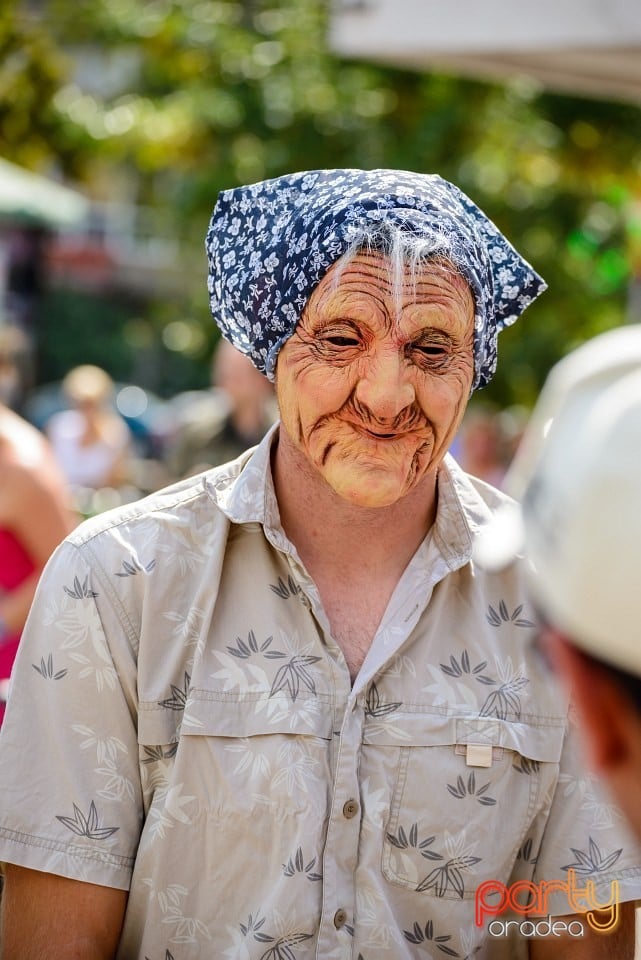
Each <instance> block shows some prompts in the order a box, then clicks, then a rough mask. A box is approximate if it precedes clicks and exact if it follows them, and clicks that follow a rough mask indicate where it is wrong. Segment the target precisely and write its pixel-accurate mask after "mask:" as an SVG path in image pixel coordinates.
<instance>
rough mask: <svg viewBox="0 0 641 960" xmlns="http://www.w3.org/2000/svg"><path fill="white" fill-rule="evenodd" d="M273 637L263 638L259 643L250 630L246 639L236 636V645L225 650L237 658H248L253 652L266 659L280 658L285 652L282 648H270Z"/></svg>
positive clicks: (282, 657) (284, 655) (283, 656)
mask: <svg viewBox="0 0 641 960" xmlns="http://www.w3.org/2000/svg"><path fill="white" fill-rule="evenodd" d="M273 640H274V638H273V637H267V639H266V640H263V642H262V643H261V644H259V643H258V641H257V640H256V634H255V633H254V631H253V630H250V631H249V633H248V634H247V640H246V641H245V640H242V639H241V638H240V637H236V646H235V647H231V646H228V647H227V652H228V653H230V654H231V655H232V657H238V659H239V660H248V659H249V658H250V657H252V655H254V654H259V653H260V654H262V655H263V657H265V659H266V660H282V659H284V658H285V657H286V656H287V654H286V653H283V652H282V650H270V649H269V648H270V646H271V645H272V642H273Z"/></svg>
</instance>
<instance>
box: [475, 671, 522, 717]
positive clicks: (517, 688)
mask: <svg viewBox="0 0 641 960" xmlns="http://www.w3.org/2000/svg"><path fill="white" fill-rule="evenodd" d="M497 672H498V674H499V681H500V682H499V685H498V686H497V688H496V689H495V690H493V691H492V692H491V693H490V694H489V695H488V696H487V698H486V700H485V703H484V704H483V706H482V707H481V709H480V711H479V716H480V717H497V718H498V719H499V720H507V718H508V716H509V715H510V714H513V715H514V716H515V717H516V719H517V720H520V719H521V691H522V690H523V689H524V688H525V687H526V686H527V685H528V683H529V682H530V681H529V680H528V678H527V677H526V676H525V674H524V672H523V670H518V671H517V669H516V668H515V667H514V666H513V665H512V661H511V660H510V658H509V657H508V659H507V660H506V661H505V663H503V664H498V666H497ZM497 682H498V681H497Z"/></svg>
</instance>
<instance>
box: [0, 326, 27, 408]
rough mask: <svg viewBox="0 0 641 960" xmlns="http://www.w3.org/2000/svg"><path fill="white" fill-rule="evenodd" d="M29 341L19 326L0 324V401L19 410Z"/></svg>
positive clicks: (23, 392)
mask: <svg viewBox="0 0 641 960" xmlns="http://www.w3.org/2000/svg"><path fill="white" fill-rule="evenodd" d="M28 354H29V341H28V340H27V337H26V335H25V334H24V333H23V331H22V330H20V328H19V327H16V326H12V325H10V324H6V325H2V324H0V403H2V404H3V405H4V406H5V407H9V408H10V409H11V410H15V411H16V412H17V413H19V412H20V410H21V406H22V403H23V400H24V397H25V390H26V387H27V376H26V364H27V357H28Z"/></svg>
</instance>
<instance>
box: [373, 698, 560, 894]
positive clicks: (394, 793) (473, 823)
mask: <svg viewBox="0 0 641 960" xmlns="http://www.w3.org/2000/svg"><path fill="white" fill-rule="evenodd" d="M400 723H401V725H402V726H403V728H404V729H405V730H406V731H407V732H408V737H409V742H410V744H411V745H408V746H402V747H398V743H397V747H396V749H397V752H398V755H397V765H396V771H395V777H394V781H393V782H392V783H391V785H390V786H391V797H390V815H389V819H388V822H387V824H386V826H385V830H384V840H383V855H382V869H383V874H384V875H385V877H386V879H387V880H389V881H390V882H392V883H394V884H397V885H400V886H403V887H406V888H408V889H411V890H414V891H416V892H418V893H422V894H425V895H427V896H432V897H442V898H445V899H464V898H472V897H473V896H474V892H475V890H476V888H477V886H478V885H479V883H481V882H482V881H483V880H487V879H492V880H500V881H502V882H504V883H505V882H507V881H508V879H509V876H510V874H511V872H512V867H513V864H514V862H515V861H516V859H517V857H518V853H519V850H520V848H521V846H522V844H523V841H524V840H525V837H526V835H527V831H528V827H529V825H530V824H531V822H532V820H533V818H534V816H535V815H536V814H537V813H539V812H540V811H541V810H543V809H544V808H545V806H546V805H549V803H550V801H551V796H552V791H553V787H554V784H555V782H556V778H557V775H558V764H559V759H560V756H561V748H562V744H563V736H564V730H565V727H564V725H562V724H561V723H560V722H559V725H558V726H547V727H544V726H534V725H530V724H528V723H521V722H515V723H510V722H508V721H505V720H498V719H493V718H440V717H427V718H426V717H423V716H420V717H419V716H416V715H412V716H411V717H407V718H406V717H403V719H402V721H400ZM365 739H366V740H367V735H366V737H365ZM375 741H376V744H377V745H378V746H380V745H382V744H381V736H380V733H379V734H378V735H377V736H376V737H375ZM479 762H480V763H486V764H489V765H488V766H478V765H474V764H477V763H479Z"/></svg>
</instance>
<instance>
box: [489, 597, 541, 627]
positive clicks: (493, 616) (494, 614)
mask: <svg viewBox="0 0 641 960" xmlns="http://www.w3.org/2000/svg"><path fill="white" fill-rule="evenodd" d="M487 611H488V612H487V613H486V615H485V617H486V620H487V622H488V623H489V624H490V625H491V626H493V627H500V626H501V624H503V623H513V624H514V625H515V626H517V627H534V626H536V624H535V623H534V621H533V620H528V619H527V617H522V616H521V613H522V611H523V604H522V603H520V604H519V605H518V606H517V607H515V608H514V610H513V611H512V613H510V612H509V610H508V608H507V604H506V602H505V600H501V601H500V603H499V608H498V610H495V608H494V607H493V606H492V604H488V608H487Z"/></svg>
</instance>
